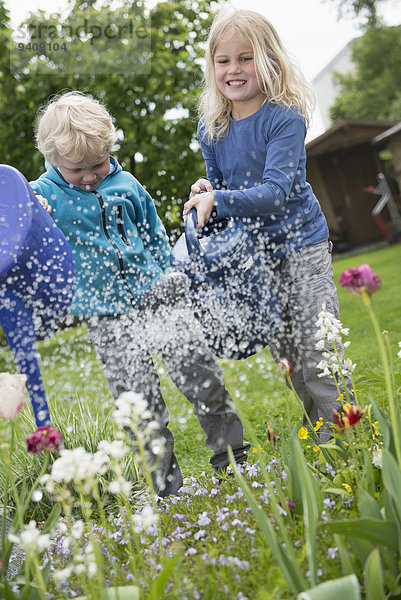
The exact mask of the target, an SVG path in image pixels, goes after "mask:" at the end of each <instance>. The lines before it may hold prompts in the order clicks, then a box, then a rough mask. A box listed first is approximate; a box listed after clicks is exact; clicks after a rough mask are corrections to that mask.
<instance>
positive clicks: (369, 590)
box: [363, 548, 385, 600]
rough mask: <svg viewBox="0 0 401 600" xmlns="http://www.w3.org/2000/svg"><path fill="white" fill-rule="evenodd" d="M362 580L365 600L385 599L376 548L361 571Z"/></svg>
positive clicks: (381, 569) (379, 560)
mask: <svg viewBox="0 0 401 600" xmlns="http://www.w3.org/2000/svg"><path fill="white" fill-rule="evenodd" d="M363 580H364V584H365V590H366V600H383V598H384V597H385V593H384V577H383V568H382V564H381V559H380V551H379V549H378V548H375V549H374V550H372V552H371V553H370V554H369V556H368V558H367V560H366V563H365V566H364V569H363Z"/></svg>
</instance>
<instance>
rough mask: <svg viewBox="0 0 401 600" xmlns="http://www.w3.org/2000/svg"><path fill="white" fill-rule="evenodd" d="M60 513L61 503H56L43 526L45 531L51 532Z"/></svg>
mask: <svg viewBox="0 0 401 600" xmlns="http://www.w3.org/2000/svg"><path fill="white" fill-rule="evenodd" d="M60 515H61V504H55V505H54V506H53V508H52V511H51V513H50V515H49V516H48V517H47V519H46V522H45V524H44V526H43V533H49V531H50V530H51V529H52V528H53V526H54V524H55V523H56V521H57V520H58V518H59V516H60Z"/></svg>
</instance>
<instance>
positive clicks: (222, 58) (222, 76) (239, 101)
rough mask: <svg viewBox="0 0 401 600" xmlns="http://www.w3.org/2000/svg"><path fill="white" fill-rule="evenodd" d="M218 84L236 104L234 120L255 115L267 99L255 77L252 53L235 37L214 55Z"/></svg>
mask: <svg viewBox="0 0 401 600" xmlns="http://www.w3.org/2000/svg"><path fill="white" fill-rule="evenodd" d="M214 70H215V74H216V83H217V87H218V88H219V90H220V92H221V93H222V94H223V95H224V96H225V97H226V98H228V99H229V100H231V102H232V105H233V114H232V116H233V118H234V119H235V118H240V119H242V118H245V117H246V116H249V115H251V114H253V113H254V112H256V111H257V110H258V109H259V108H260V106H261V105H262V104H263V101H264V100H265V96H264V95H263V94H262V92H261V90H260V89H259V85H258V81H257V78H256V71H255V63H254V56H253V50H252V48H250V47H249V46H246V45H245V44H244V43H243V42H241V40H239V39H238V37H237V36H236V35H235V34H233V35H231V36H230V37H226V38H223V39H222V40H221V42H219V43H218V44H217V47H216V52H215V55H214Z"/></svg>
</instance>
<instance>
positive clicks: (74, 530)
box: [71, 519, 85, 540]
mask: <svg viewBox="0 0 401 600" xmlns="http://www.w3.org/2000/svg"><path fill="white" fill-rule="evenodd" d="M84 531H85V523H84V522H83V521H82V519H78V520H77V521H74V523H73V524H72V525H71V537H73V538H74V540H79V539H80V538H81V537H82V536H83V534H84Z"/></svg>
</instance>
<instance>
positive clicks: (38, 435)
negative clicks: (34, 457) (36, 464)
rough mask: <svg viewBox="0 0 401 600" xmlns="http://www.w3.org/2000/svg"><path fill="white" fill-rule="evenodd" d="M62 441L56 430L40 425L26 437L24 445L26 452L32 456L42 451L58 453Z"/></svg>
mask: <svg viewBox="0 0 401 600" xmlns="http://www.w3.org/2000/svg"><path fill="white" fill-rule="evenodd" d="M63 441H64V440H63V436H62V434H61V433H60V431H59V430H58V429H55V428H54V427H49V426H48V425H42V426H41V427H39V428H38V429H37V430H36V431H33V432H32V433H30V434H29V435H28V437H27V438H26V445H27V450H28V452H31V453H32V454H37V453H38V452H41V451H42V450H47V451H48V452H58V450H60V448H61V447H62V445H63Z"/></svg>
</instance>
